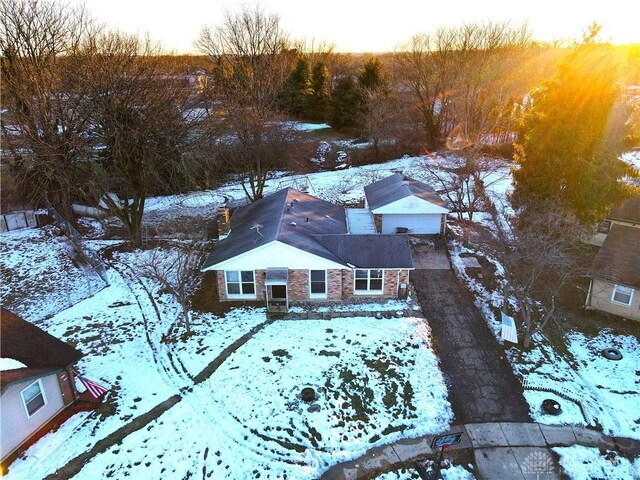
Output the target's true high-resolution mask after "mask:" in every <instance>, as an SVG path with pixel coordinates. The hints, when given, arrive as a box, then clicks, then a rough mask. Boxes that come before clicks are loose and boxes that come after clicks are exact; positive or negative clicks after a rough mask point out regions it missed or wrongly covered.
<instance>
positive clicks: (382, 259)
mask: <svg viewBox="0 0 640 480" xmlns="http://www.w3.org/2000/svg"><path fill="white" fill-rule="evenodd" d="M314 239H315V240H316V241H317V242H318V243H320V244H321V245H323V246H324V247H326V248H327V250H329V251H331V252H332V253H333V254H334V255H335V256H336V257H338V258H339V259H340V260H341V261H342V263H346V264H349V265H353V266H355V267H357V268H413V259H412V258H411V248H410V247H409V239H408V238H407V236H406V235H378V234H371V235H314Z"/></svg>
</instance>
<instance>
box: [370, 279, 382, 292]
mask: <svg viewBox="0 0 640 480" xmlns="http://www.w3.org/2000/svg"><path fill="white" fill-rule="evenodd" d="M369 289H370V290H382V280H371V283H370V287H369Z"/></svg>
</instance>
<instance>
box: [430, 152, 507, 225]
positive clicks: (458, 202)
mask: <svg viewBox="0 0 640 480" xmlns="http://www.w3.org/2000/svg"><path fill="white" fill-rule="evenodd" d="M423 166H424V169H425V171H426V173H427V177H428V178H429V179H430V180H431V182H432V183H435V184H436V185H437V186H438V187H439V190H441V191H442V192H443V194H444V195H445V196H446V198H447V200H448V202H449V204H450V205H451V206H452V207H453V209H454V211H455V213H456V215H457V216H458V220H463V219H464V214H465V213H466V214H467V216H468V220H471V221H473V216H474V214H475V213H476V212H478V211H480V210H481V209H489V208H491V203H492V202H491V199H490V198H489V196H488V195H487V190H488V189H489V188H490V187H491V186H493V185H495V184H496V183H498V182H501V181H504V180H505V179H506V178H507V177H508V176H509V170H508V169H507V168H506V167H505V165H504V164H503V163H501V162H500V161H498V160H494V159H490V158H486V157H480V158H475V157H472V156H465V155H446V156H437V155H427V156H425V159H424V162H423Z"/></svg>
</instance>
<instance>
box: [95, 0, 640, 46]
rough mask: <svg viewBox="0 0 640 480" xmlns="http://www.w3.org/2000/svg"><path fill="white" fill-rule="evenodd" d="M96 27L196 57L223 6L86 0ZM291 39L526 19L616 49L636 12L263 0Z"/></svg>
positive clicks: (401, 34) (631, 34)
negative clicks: (593, 31)
mask: <svg viewBox="0 0 640 480" xmlns="http://www.w3.org/2000/svg"><path fill="white" fill-rule="evenodd" d="M84 3H85V4H86V5H87V6H88V8H89V10H90V11H91V12H92V13H93V14H94V16H95V17H97V18H98V19H99V20H101V21H102V22H105V23H107V24H109V25H111V26H113V27H117V28H120V29H121V30H124V31H127V32H131V33H135V32H138V33H140V34H143V33H146V32H148V33H149V34H150V35H151V37H152V38H153V39H155V40H160V41H161V42H162V44H163V45H164V47H165V48H167V49H170V50H175V51H176V52H177V53H195V52H194V50H193V46H192V44H193V40H194V39H195V38H196V37H197V35H198V32H199V31H200V28H201V27H202V25H204V24H205V23H206V24H213V25H215V24H216V23H219V22H220V19H221V18H222V15H223V12H224V11H225V9H230V10H232V11H233V10H234V9H237V8H239V6H240V5H241V3H240V2H234V1H229V0H224V1H220V0H177V1H176V0H171V1H169V0H86V1H85V2H84ZM260 4H261V5H262V6H263V7H265V9H266V10H267V11H270V12H275V13H278V14H279V15H280V18H281V20H282V24H283V26H284V28H285V29H286V30H287V31H289V32H290V33H291V34H292V35H293V37H295V38H303V37H306V38H311V37H315V38H316V39H319V40H327V41H330V42H333V43H334V44H335V45H336V47H337V50H339V51H351V52H362V51H368V52H382V51H388V50H393V49H394V48H395V47H396V46H397V45H398V44H399V43H402V42H404V41H406V40H408V39H409V38H410V37H411V35H412V34H414V33H418V32H425V31H432V30H434V29H436V28H437V27H440V26H450V25H459V24H461V23H463V22H473V21H483V20H488V19H491V20H498V21H501V20H511V21H512V22H513V23H520V22H522V21H525V20H526V21H528V23H529V26H530V27H531V30H532V31H533V35H534V38H536V39H539V40H554V39H566V38H579V37H581V34H582V31H583V30H584V29H585V28H586V26H587V25H589V24H590V23H591V22H592V21H594V20H595V21H597V22H598V23H600V24H602V25H603V30H602V37H603V39H605V40H609V41H612V42H614V43H631V42H640V28H639V22H638V16H637V11H636V12H634V11H633V10H634V8H633V6H632V5H633V4H634V2H633V1H631V0H597V1H594V0H585V1H578V0H537V1H526V2H525V1H522V0H512V1H509V2H505V1H500V0H484V1H479V0H463V1H455V0H454V1H451V0H439V1H437V2H436V1H433V0H386V1H381V0H367V1H365V0H323V1H296V0H265V1H262V2H261V3H260Z"/></svg>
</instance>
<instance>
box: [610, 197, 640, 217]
mask: <svg viewBox="0 0 640 480" xmlns="http://www.w3.org/2000/svg"><path fill="white" fill-rule="evenodd" d="M607 218H610V219H612V220H618V221H620V222H627V223H640V195H638V196H637V197H633V198H629V199H628V200H626V201H624V202H623V203H622V204H621V205H618V206H616V207H614V208H612V209H611V213H609V215H608V216H607Z"/></svg>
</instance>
